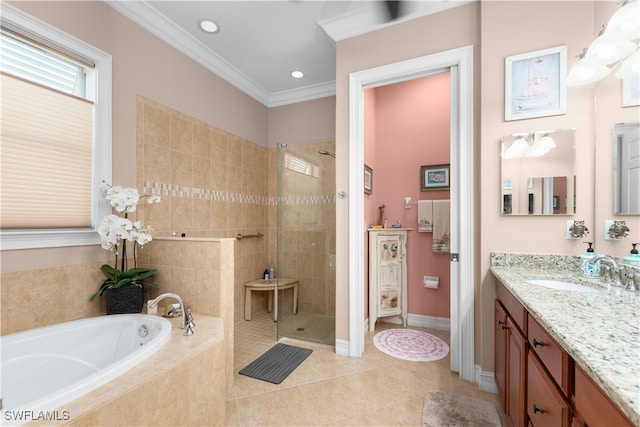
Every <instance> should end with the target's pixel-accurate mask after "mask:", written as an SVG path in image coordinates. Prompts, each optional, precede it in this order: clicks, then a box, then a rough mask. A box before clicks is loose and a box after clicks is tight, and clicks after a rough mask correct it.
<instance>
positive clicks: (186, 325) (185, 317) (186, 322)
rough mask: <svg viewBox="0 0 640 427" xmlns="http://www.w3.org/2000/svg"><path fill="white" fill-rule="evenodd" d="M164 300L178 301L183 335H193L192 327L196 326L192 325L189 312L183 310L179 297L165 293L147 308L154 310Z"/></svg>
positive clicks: (150, 302)
mask: <svg viewBox="0 0 640 427" xmlns="http://www.w3.org/2000/svg"><path fill="white" fill-rule="evenodd" d="M165 298H173V299H175V300H176V301H178V304H180V311H181V313H182V322H181V323H180V327H181V328H182V329H185V331H184V334H185V335H193V327H194V326H196V325H195V323H193V317H191V310H190V309H187V308H185V306H184V301H183V300H182V298H181V297H180V295H178V294H174V293H172V292H167V293H166V294H160V295H158V296H157V297H156V298H154V299H152V300H151V301H149V302H148V304H147V306H148V307H149V308H155V307H157V306H158V303H159V302H160V301H161V300H163V299H165Z"/></svg>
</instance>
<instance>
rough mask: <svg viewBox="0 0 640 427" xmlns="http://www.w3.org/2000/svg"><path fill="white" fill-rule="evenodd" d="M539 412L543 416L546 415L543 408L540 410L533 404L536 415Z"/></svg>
mask: <svg viewBox="0 0 640 427" xmlns="http://www.w3.org/2000/svg"><path fill="white" fill-rule="evenodd" d="M537 412H540V413H541V414H544V411H543V410H542V409H541V408H538V407H537V406H536V404H535V403H534V404H533V413H534V414H535V413H537Z"/></svg>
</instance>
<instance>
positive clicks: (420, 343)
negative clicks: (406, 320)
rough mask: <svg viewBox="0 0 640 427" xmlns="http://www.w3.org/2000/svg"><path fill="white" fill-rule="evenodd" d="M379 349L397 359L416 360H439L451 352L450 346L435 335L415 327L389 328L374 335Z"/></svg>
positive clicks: (374, 341) (374, 340)
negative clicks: (417, 329) (414, 328)
mask: <svg viewBox="0 0 640 427" xmlns="http://www.w3.org/2000/svg"><path fill="white" fill-rule="evenodd" d="M373 343H374V344H375V346H376V347H377V348H378V350H380V351H382V352H383V353H386V354H388V355H389V356H393V357H395V358H397V359H403V360H411V361H414V362H430V361H433V360H439V359H442V358H443V357H445V356H446V355H447V354H449V346H448V345H447V343H446V342H444V341H442V340H441V339H440V338H438V337H436V336H435V335H431V334H430V333H427V332H422V331H415V330H413V329H387V330H386V331H382V332H379V333H377V334H376V335H375V336H374V337H373Z"/></svg>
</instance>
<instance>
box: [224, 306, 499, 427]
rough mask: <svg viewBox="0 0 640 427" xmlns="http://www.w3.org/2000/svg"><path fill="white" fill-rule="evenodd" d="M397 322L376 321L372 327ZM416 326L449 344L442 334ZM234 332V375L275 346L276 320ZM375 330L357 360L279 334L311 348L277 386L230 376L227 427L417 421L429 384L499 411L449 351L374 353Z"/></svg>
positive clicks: (258, 320) (264, 317)
mask: <svg viewBox="0 0 640 427" xmlns="http://www.w3.org/2000/svg"><path fill="white" fill-rule="evenodd" d="M396 327H399V326H398V325H395V324H390V323H381V322H378V323H377V324H376V331H379V330H382V329H386V328H396ZM415 329H421V328H415ZM422 330H425V331H427V332H430V333H432V334H434V335H436V336H438V337H440V338H442V339H444V340H445V341H446V342H449V333H448V332H443V331H438V330H431V329H422ZM235 331H236V332H235V334H236V337H235V350H236V358H235V371H236V372H238V371H239V370H240V369H242V368H243V367H244V366H246V365H247V364H248V363H250V362H251V361H253V360H254V359H255V358H257V357H258V356H260V355H261V354H262V353H264V352H265V351H267V350H268V349H269V348H271V346H273V345H274V344H275V343H276V340H275V324H274V322H273V321H272V320H271V319H270V317H269V315H268V314H267V313H266V312H265V313H258V314H257V315H256V316H255V317H254V319H253V320H251V321H250V322H245V321H243V322H239V323H237V324H236V325H235ZM374 334H375V333H371V332H370V333H368V334H367V337H366V344H365V354H364V357H362V358H360V359H355V358H349V357H345V356H338V355H336V354H335V351H334V348H333V347H330V346H325V345H321V344H315V343H308V342H303V341H297V340H295V341H294V340H286V339H285V341H283V342H288V343H293V344H294V345H298V346H301V347H307V348H311V349H313V353H312V354H311V355H310V356H309V357H308V358H307V359H306V360H305V361H304V362H303V363H302V364H301V365H300V366H299V367H298V368H297V369H296V370H295V371H294V372H293V373H292V374H291V375H289V377H287V379H285V380H284V381H283V382H282V383H281V384H279V385H275V384H271V383H267V382H264V381H260V380H256V379H253V378H249V377H246V376H243V375H239V374H237V373H236V375H235V385H234V394H235V396H234V398H232V399H231V400H228V401H227V404H226V405H227V406H226V425H228V426H267V425H268V426H405V425H406V426H419V425H420V421H421V416H422V402H423V399H424V396H425V394H426V392H428V391H430V390H436V389H439V390H446V391H450V392H455V393H459V394H464V395H468V396H473V397H477V398H480V399H485V400H488V401H490V402H491V403H493V404H494V405H495V406H496V407H497V408H498V413H501V410H500V408H501V405H500V403H499V400H498V396H497V395H496V394H491V393H487V392H483V391H480V390H479V389H478V386H477V385H476V384H473V383H469V382H465V381H462V380H460V379H459V378H458V375H457V374H456V373H453V372H451V371H450V370H449V357H448V356H447V357H446V358H444V359H441V360H438V361H434V362H409V361H404V360H400V359H395V358H393V357H390V356H388V355H386V354H384V353H382V352H380V351H378V349H377V348H376V347H375V345H374V344H373V336H374ZM501 417H503V416H502V414H501ZM503 424H504V418H503Z"/></svg>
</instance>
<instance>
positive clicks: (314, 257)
mask: <svg viewBox="0 0 640 427" xmlns="http://www.w3.org/2000/svg"><path fill="white" fill-rule="evenodd" d="M137 102H138V103H137V120H138V124H137V128H138V138H137V144H138V145H137V150H138V153H137V154H138V155H137V162H138V163H137V170H138V174H137V179H138V182H137V186H138V188H143V189H144V191H145V192H146V193H149V194H159V195H161V196H162V199H163V200H162V203H160V204H157V205H144V206H142V205H141V206H140V212H139V213H138V218H140V219H142V220H143V223H144V224H145V225H146V224H149V225H151V226H152V227H153V228H154V230H155V232H156V234H157V235H161V236H170V235H171V234H172V233H176V234H177V235H178V236H181V234H182V233H185V235H186V236H187V237H235V236H236V235H237V234H238V233H242V234H256V233H258V232H259V233H263V234H264V237H262V238H250V239H243V240H241V241H238V242H236V244H235V254H234V259H235V279H234V282H235V283H234V295H235V301H234V319H235V321H236V322H237V321H240V320H242V318H243V313H244V307H243V304H244V288H243V286H244V283H246V282H248V281H250V280H253V279H256V278H259V277H262V273H263V271H264V269H265V268H266V267H267V266H268V265H269V264H270V263H274V264H275V263H276V262H277V245H276V242H277V238H278V229H277V225H278V224H277V208H276V200H277V196H278V194H277V185H276V182H277V149H276V148H272V149H267V148H265V147H262V146H260V145H258V144H254V143H253V142H251V141H248V140H246V139H243V138H240V137H238V136H236V135H233V134H231V133H229V132H226V131H224V130H222V129H219V128H216V127H215V126H212V125H210V124H208V123H205V122H202V121H200V120H197V119H194V118H191V117H188V116H186V115H184V114H183V113H181V112H179V111H176V110H174V109H171V108H169V107H167V106H164V105H162V104H159V103H158V102H156V101H153V100H150V99H148V98H145V97H142V96H139V97H138V101H137ZM296 147H301V148H296V150H303V155H304V156H308V157H309V158H313V159H314V161H317V162H318V164H319V166H320V167H321V170H322V171H324V172H323V173H325V174H327V175H328V177H323V178H322V179H321V180H318V179H313V180H308V179H307V180H306V181H305V178H304V177H302V178H301V179H296V180H292V181H290V184H289V185H290V188H289V189H287V191H289V193H290V194H291V195H297V196H302V199H303V200H302V202H301V203H300V204H298V203H292V205H290V206H288V207H292V209H287V210H286V212H287V214H286V215H287V223H288V224H292V223H293V222H292V220H294V219H298V220H300V221H302V223H301V224H300V225H299V226H292V225H288V226H287V227H286V231H287V234H286V235H283V237H284V238H285V239H286V242H285V244H286V246H285V248H286V250H285V251H284V252H282V253H281V255H285V256H284V257H283V258H282V259H281V260H280V261H283V260H284V264H283V265H284V267H283V266H280V268H282V269H283V270H284V271H282V273H283V274H287V275H288V276H290V277H297V278H299V279H300V281H301V287H300V296H299V301H300V304H299V307H300V310H302V311H308V312H313V313H318V314H328V315H333V314H334V312H335V279H334V277H335V272H334V271H332V270H331V268H332V267H331V266H332V265H333V264H332V263H331V259H330V257H331V255H332V252H333V253H335V251H331V250H328V249H327V248H335V231H334V230H335V203H334V201H331V202H329V203H326V202H323V200H324V199H327V198H328V199H332V197H333V195H334V194H335V165H334V164H333V162H334V159H332V158H330V157H327V156H321V155H319V154H318V150H319V149H325V150H329V151H334V150H335V142H333V141H329V142H314V143H308V144H296ZM305 150H306V152H305ZM325 162H327V163H326V164H324V163H325ZM327 167H330V169H328V168H327ZM328 170H331V171H333V172H327V171H328ZM307 178H308V177H307ZM318 182H321V183H322V184H321V186H320V187H318ZM312 195H321V197H320V198H319V199H315V198H314V199H309V198H307V196H309V197H310V196H312ZM323 195H324V196H323ZM309 200H311V202H310V201H309ZM327 269H328V270H327ZM264 298H265V295H264V293H262V292H259V293H254V297H253V305H254V307H255V309H262V310H264V307H265V299H264ZM285 306H289V304H286V305H285Z"/></svg>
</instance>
